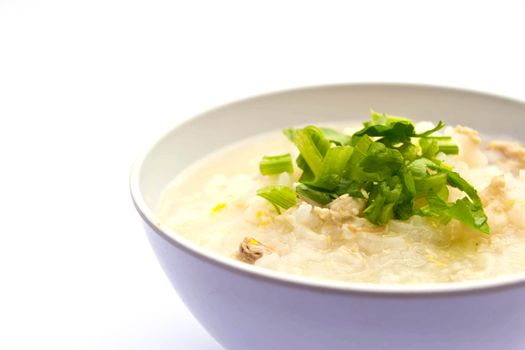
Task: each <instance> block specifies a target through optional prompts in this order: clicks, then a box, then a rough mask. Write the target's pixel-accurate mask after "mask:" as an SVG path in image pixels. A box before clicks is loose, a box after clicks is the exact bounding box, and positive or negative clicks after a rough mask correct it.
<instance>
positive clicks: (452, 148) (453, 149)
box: [437, 139, 459, 154]
mask: <svg viewBox="0 0 525 350" xmlns="http://www.w3.org/2000/svg"><path fill="white" fill-rule="evenodd" d="M437 144H438V147H439V152H443V153H445V154H458V153H459V147H458V145H457V144H456V143H455V142H454V141H452V139H450V140H439V141H438V142H437Z"/></svg>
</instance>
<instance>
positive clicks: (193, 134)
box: [131, 84, 525, 350]
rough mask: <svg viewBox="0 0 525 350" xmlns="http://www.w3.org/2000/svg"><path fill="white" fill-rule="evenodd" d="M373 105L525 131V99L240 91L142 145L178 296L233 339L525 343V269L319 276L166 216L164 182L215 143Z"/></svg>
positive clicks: (255, 344) (164, 261)
mask: <svg viewBox="0 0 525 350" xmlns="http://www.w3.org/2000/svg"><path fill="white" fill-rule="evenodd" d="M370 108H373V109H375V110H379V111H387V112H388V113H391V114H394V115H403V116H407V117H411V118H414V119H416V120H418V119H427V120H438V119H443V120H445V121H447V122H448V123H450V124H465V125H470V126H473V127H476V128H477V129H479V130H481V131H482V132H485V133H490V134H493V135H498V134H504V135H508V136H511V137H514V138H516V139H518V140H525V128H523V127H521V125H522V123H521V120H523V119H522V118H524V117H525V104H524V103H523V102H519V101H515V100H511V99H507V98H503V97H498V96H493V95H488V94H484V93H479V92H473V91H465V90H459V89H452V88H443V87H433V86H422V85H405V84H347V85H333V86H320V87H310V88H303V89H297V90H291V91H284V92H277V93H272V94H267V95H263V96H258V97H254V98H250V99H246V100H242V101H239V102H235V103H231V104H228V105H225V106H223V107H219V108H217V109H214V110H212V111H209V112H206V113H204V114H201V115H199V116H197V117H195V118H193V119H190V120H189V121H187V122H185V123H183V124H181V125H179V126H177V127H176V128H174V129H173V130H171V131H170V132H169V133H167V134H166V135H165V136H164V137H162V138H161V139H160V140H159V141H158V142H157V143H156V144H155V145H154V146H153V147H152V148H151V149H149V150H148V151H147V152H146V153H145V154H144V155H143V156H141V157H139V159H138V160H137V161H136V163H135V165H134V167H133V170H132V173H131V193H132V197H133V200H134V203H135V206H136V208H137V210H138V212H139V214H140V215H141V217H142V219H143V221H144V227H145V230H146V234H147V236H148V238H149V241H150V242H151V245H152V247H153V250H154V252H155V254H156V256H157V258H158V260H159V262H160V265H161V266H162V268H163V269H164V272H165V273H166V275H167V277H168V278H169V280H170V281H171V283H172V285H173V286H174V288H175V289H176V291H177V293H178V294H179V296H180V298H181V299H182V300H183V301H184V303H185V304H186V305H187V307H188V308H189V309H190V310H191V312H192V313H193V315H194V316H195V317H196V319H197V320H198V321H199V322H200V323H201V324H202V325H203V326H204V327H205V328H206V330H207V331H208V332H209V333H210V334H211V335H212V336H213V337H214V338H215V339H216V340H217V341H218V342H219V343H220V344H221V345H222V346H224V347H225V348H226V349H231V350H246V349H252V350H258V349H261V350H262V349H265V350H266V349H301V350H310V349H312V350H313V349H315V350H318V349H330V350H339V349H345V350H348V349H359V350H363V349H367V350H386V349H389V350H397V349H403V350H407V349H418V350H419V349H425V350H443V349H448V350H451V349H462V350H465V349H476V350H481V349H505V350H514V349H515V350H518V349H520V350H523V349H525V332H524V330H525V303H524V300H525V274H519V275H512V276H508V277H504V278H499V279H491V280H483V281H470V282H460V283H450V284H428V285H383V284H363V283H351V282H346V283H345V282H336V281H325V280H315V279H309V278H305V277H301V276H295V275H289V274H283V273H279V272H275V271H270V270H266V269H262V268H258V267H255V266H252V265H248V264H244V263H241V262H238V261H235V260H233V259H230V258H227V257H223V256H221V255H218V254H216V253H213V252H210V251H207V250H205V249H203V248H201V247H199V246H198V245H196V244H194V243H193V242H191V241H189V240H187V239H184V238H183V237H182V236H179V235H177V233H176V232H172V231H171V230H170V229H169V228H168V227H166V226H164V225H163V224H162V223H161V222H159V220H158V219H157V217H156V215H155V208H156V205H157V202H158V200H159V196H160V194H161V191H162V190H163V188H164V187H165V186H166V185H167V184H168V182H169V181H170V180H172V179H173V177H175V176H176V175H177V174H178V173H179V172H180V171H181V170H183V169H184V168H185V167H187V166H188V165H190V164H191V163H192V162H194V161H195V160H196V159H199V158H202V157H204V156H206V155H207V154H208V153H209V152H210V151H213V150H216V149H218V148H221V147H223V146H225V145H228V144H231V143H233V142H235V141H238V140H239V139H244V138H246V137H249V136H252V135H256V134H259V133H262V132H266V131H270V130H276V129H281V128H284V127H288V126H292V125H299V124H305V123H314V122H315V123H320V122H323V121H330V122H333V121H345V120H346V121H351V120H362V119H364V118H366V116H367V115H368V113H369V109H370ZM210 234H213V228H210ZM524 253H525V252H524ZM176 326H177V325H175V324H174V325H173V327H176Z"/></svg>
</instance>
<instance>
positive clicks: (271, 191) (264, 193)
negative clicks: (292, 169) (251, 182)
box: [257, 185, 297, 211]
mask: <svg viewBox="0 0 525 350" xmlns="http://www.w3.org/2000/svg"><path fill="white" fill-rule="evenodd" d="M257 195H258V196H260V197H262V198H264V199H266V200H267V201H269V202H270V203H272V204H273V205H274V206H275V207H276V209H277V211H279V208H283V209H289V208H291V207H293V206H294V205H296V204H297V195H296V194H295V192H294V190H292V189H291V188H290V187H287V186H283V185H272V186H266V187H263V188H260V189H258V190H257Z"/></svg>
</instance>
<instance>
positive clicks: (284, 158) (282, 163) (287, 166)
mask: <svg viewBox="0 0 525 350" xmlns="http://www.w3.org/2000/svg"><path fill="white" fill-rule="evenodd" d="M259 170H260V171H261V174H263V175H276V174H280V173H293V163H292V156H290V153H287V154H282V155H278V156H264V157H263V159H262V160H261V162H260V163H259Z"/></svg>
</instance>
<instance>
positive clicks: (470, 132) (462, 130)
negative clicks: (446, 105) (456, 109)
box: [454, 125, 481, 145]
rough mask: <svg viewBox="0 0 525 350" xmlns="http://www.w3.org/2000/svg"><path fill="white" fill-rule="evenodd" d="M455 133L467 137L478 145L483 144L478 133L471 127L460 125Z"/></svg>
mask: <svg viewBox="0 0 525 350" xmlns="http://www.w3.org/2000/svg"><path fill="white" fill-rule="evenodd" d="M454 133H456V134H460V135H465V136H467V137H468V138H469V139H470V141H472V142H473V143H474V144H476V145H478V144H479V143H480V142H481V139H480V138H479V133H478V131H477V130H474V129H471V128H469V127H466V126H461V125H458V126H456V128H455V129H454Z"/></svg>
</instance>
